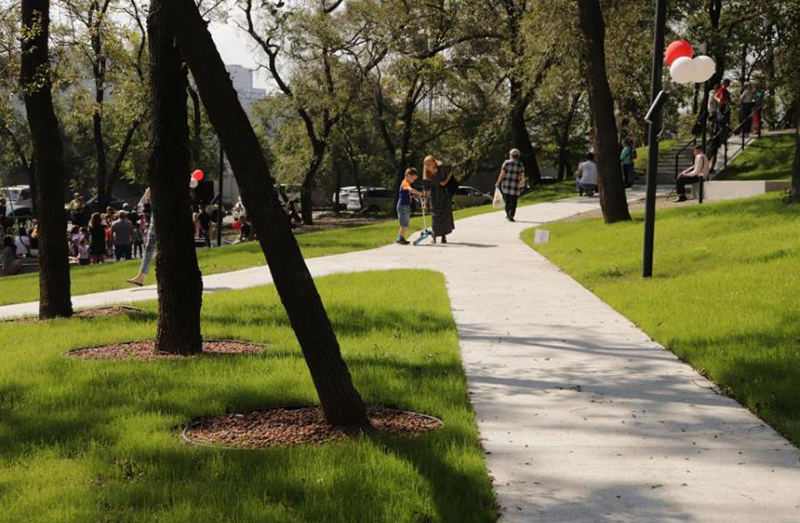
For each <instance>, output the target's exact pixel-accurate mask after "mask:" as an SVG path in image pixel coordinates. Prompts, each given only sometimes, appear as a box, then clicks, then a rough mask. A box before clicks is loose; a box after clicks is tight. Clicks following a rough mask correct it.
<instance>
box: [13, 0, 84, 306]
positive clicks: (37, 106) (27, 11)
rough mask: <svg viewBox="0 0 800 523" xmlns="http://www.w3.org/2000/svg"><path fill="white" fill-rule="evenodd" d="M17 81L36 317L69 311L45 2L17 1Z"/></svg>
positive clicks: (60, 157) (61, 171) (62, 175)
mask: <svg viewBox="0 0 800 523" xmlns="http://www.w3.org/2000/svg"><path fill="white" fill-rule="evenodd" d="M22 27H23V29H24V32H23V34H25V35H26V37H25V38H23V39H22V64H21V65H22V67H21V82H22V88H23V91H24V97H25V110H26V111H27V113H28V125H29V126H30V129H31V138H32V140H33V151H34V152H33V155H34V160H33V163H34V177H35V179H36V184H35V185H36V196H35V197H36V208H37V210H38V211H39V215H38V217H39V317H40V318H42V319H46V318H55V317H67V316H71V315H72V301H71V299H70V281H69V253H68V251H67V242H66V239H65V234H66V231H67V221H66V216H65V213H64V190H65V186H66V171H65V168H64V146H63V143H62V141H61V135H60V134H59V131H58V120H57V119H56V113H55V110H54V109H53V97H52V93H51V90H52V81H51V78H50V56H49V48H48V38H49V33H50V1H49V0H22Z"/></svg>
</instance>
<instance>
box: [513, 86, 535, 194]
mask: <svg viewBox="0 0 800 523" xmlns="http://www.w3.org/2000/svg"><path fill="white" fill-rule="evenodd" d="M523 89H524V88H523V86H522V83H521V82H519V81H517V80H513V79H512V80H511V95H510V100H509V101H510V103H511V115H510V120H511V121H510V122H509V123H510V128H511V143H512V144H513V146H514V147H516V148H517V149H519V152H520V159H521V160H522V164H523V165H524V166H525V176H526V177H527V178H528V179H529V180H530V181H531V183H532V184H534V185H536V184H538V183H540V182H541V181H542V173H541V171H540V170H539V162H538V160H537V159H536V149H534V148H533V142H532V141H531V135H530V133H529V132H528V124H527V122H526V121H525V111H527V109H528V105H529V104H530V99H529V98H528V97H526V96H525V93H524V92H523Z"/></svg>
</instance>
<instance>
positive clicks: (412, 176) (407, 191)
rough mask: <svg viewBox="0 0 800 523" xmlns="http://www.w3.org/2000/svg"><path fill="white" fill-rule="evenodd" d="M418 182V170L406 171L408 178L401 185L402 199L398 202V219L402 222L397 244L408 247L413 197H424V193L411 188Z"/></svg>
mask: <svg viewBox="0 0 800 523" xmlns="http://www.w3.org/2000/svg"><path fill="white" fill-rule="evenodd" d="M415 181H417V170H416V169H414V168H413V167H409V168H408V169H406V176H405V178H404V179H403V182H402V183H401V184H400V197H399V198H398V200H397V218H398V220H400V231H399V232H398V234H397V243H399V244H400V245H408V244H409V243H410V242H409V241H408V240H406V229H408V225H409V222H410V221H411V196H422V193H421V192H419V191H418V190H416V189H414V188H413V187H411V185H412V184H413V183H414V182H415Z"/></svg>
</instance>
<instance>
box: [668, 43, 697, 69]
mask: <svg viewBox="0 0 800 523" xmlns="http://www.w3.org/2000/svg"><path fill="white" fill-rule="evenodd" d="M664 56H665V58H666V59H667V64H668V65H672V62H674V61H675V60H677V59H678V58H681V57H683V56H685V57H687V58H691V57H692V56H694V50H693V49H692V44H690V43H689V42H687V41H686V40H677V41H675V42H672V43H671V44H669V47H667V52H666V53H664Z"/></svg>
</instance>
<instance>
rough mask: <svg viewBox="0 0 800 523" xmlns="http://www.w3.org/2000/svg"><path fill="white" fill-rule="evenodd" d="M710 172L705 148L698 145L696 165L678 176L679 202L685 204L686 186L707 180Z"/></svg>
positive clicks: (695, 155)
mask: <svg viewBox="0 0 800 523" xmlns="http://www.w3.org/2000/svg"><path fill="white" fill-rule="evenodd" d="M710 171H711V162H710V161H709V160H708V158H707V157H706V155H705V154H704V153H703V147H702V146H699V145H698V146H697V147H695V148H694V165H693V166H691V167H690V168H688V169H686V170H685V171H683V172H682V173H680V174H679V175H678V180H677V182H676V184H675V192H677V193H678V200H677V201H679V202H685V201H686V186H687V185H690V184H693V183H698V182H701V181H703V180H705V179H706V178H707V177H708V173H709V172H710Z"/></svg>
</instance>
